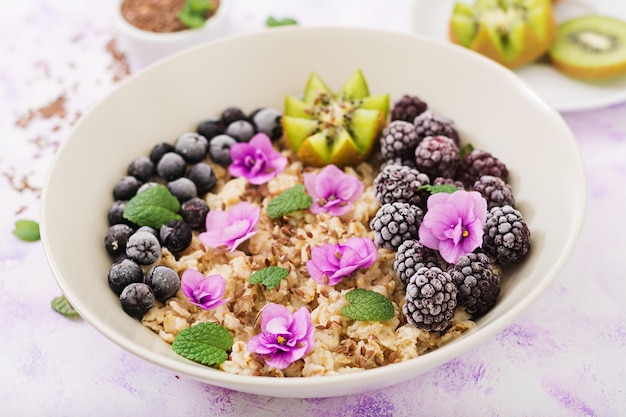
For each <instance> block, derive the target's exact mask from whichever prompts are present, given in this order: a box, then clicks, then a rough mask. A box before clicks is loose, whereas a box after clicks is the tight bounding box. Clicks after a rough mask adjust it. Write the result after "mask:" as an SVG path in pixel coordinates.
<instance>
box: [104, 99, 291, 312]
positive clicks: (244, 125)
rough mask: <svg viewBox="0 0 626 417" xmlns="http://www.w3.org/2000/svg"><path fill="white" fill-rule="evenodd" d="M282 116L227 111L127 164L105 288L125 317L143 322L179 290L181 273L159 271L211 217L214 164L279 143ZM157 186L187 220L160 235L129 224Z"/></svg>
mask: <svg viewBox="0 0 626 417" xmlns="http://www.w3.org/2000/svg"><path fill="white" fill-rule="evenodd" d="M281 117H282V115H281V113H279V112H278V111H276V110H274V109H271V108H259V109H257V110H255V111H253V112H251V113H250V114H249V115H247V116H246V114H245V113H244V112H243V111H242V110H241V109H240V108H238V107H229V108H227V109H225V110H224V111H223V112H222V114H221V115H220V116H219V117H210V118H207V119H205V120H203V121H202V122H200V123H199V124H198V126H197V128H196V131H195V132H185V133H183V134H181V135H180V136H179V137H178V138H176V140H175V141H174V142H173V143H169V142H161V143H158V144H156V145H155V146H154V147H153V148H152V150H151V151H150V154H149V155H148V156H139V157H137V158H135V159H134V160H132V161H131V162H130V164H129V165H128V168H127V170H126V175H124V176H123V177H122V178H120V179H119V180H118V181H117V182H116V183H115V185H114V187H113V193H112V194H113V203H112V204H111V205H110V207H109V210H108V213H107V217H108V223H109V229H108V230H107V233H106V235H105V237H104V246H105V248H106V251H107V252H108V254H109V256H110V257H111V260H112V261H113V264H112V266H111V268H110V269H109V272H108V283H109V286H110V287H111V289H112V290H113V292H114V293H115V294H116V295H118V296H119V297H120V302H121V306H122V308H123V310H124V311H125V312H126V313H127V314H128V315H130V316H132V317H135V318H137V319H141V318H142V317H143V315H144V314H145V313H146V312H147V311H148V310H149V309H150V308H151V307H152V306H153V304H154V303H155V301H157V300H158V301H165V300H167V299H168V298H169V297H172V296H173V295H175V294H176V292H177V291H178V289H179V288H180V278H179V276H178V273H177V272H176V271H175V270H173V269H172V268H170V267H167V266H165V265H160V264H159V260H160V259H161V250H162V249H163V248H167V249H168V250H169V251H170V252H171V253H172V254H174V255H175V256H178V255H180V254H182V253H183V252H184V251H185V250H186V249H187V248H188V247H189V245H190V244H191V241H192V238H193V233H194V231H196V232H201V231H203V230H204V229H205V227H206V224H205V221H206V216H207V214H208V212H209V207H208V205H207V203H206V201H205V196H206V194H207V193H210V192H211V191H212V190H213V189H214V188H215V185H216V183H217V177H216V175H215V171H214V168H213V167H214V165H212V164H219V165H222V166H224V167H226V166H228V165H229V164H230V163H231V160H230V147H231V145H233V144H234V143H237V142H248V141H249V140H250V139H251V138H252V137H253V136H254V135H255V134H257V133H265V134H266V135H267V136H269V137H270V139H272V140H277V139H279V138H280V137H281V136H282V126H281V124H280V119H281ZM156 185H163V186H166V187H167V189H168V190H169V192H170V193H171V194H172V195H173V196H174V197H176V199H178V201H179V202H180V210H179V213H178V214H180V217H181V218H182V220H171V221H168V222H166V223H164V224H162V225H161V226H160V227H159V228H158V230H157V229H155V228H152V227H149V226H147V225H141V224H135V223H133V222H131V221H129V220H128V219H127V218H125V217H124V209H125V208H126V205H127V203H128V201H129V200H131V199H132V198H133V197H134V196H136V195H137V194H138V193H141V192H142V191H144V190H145V189H147V188H149V187H152V186H156Z"/></svg>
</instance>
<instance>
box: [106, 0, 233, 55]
mask: <svg viewBox="0 0 626 417" xmlns="http://www.w3.org/2000/svg"><path fill="white" fill-rule="evenodd" d="M121 5H122V0H118V1H116V2H115V7H116V10H115V27H116V29H117V34H118V40H119V42H120V49H121V50H122V51H124V52H125V53H127V54H128V57H129V59H130V60H131V62H132V63H134V64H137V65H138V66H140V67H143V66H146V65H149V64H151V63H153V62H155V61H157V60H159V59H161V58H164V57H166V56H168V55H171V54H173V53H176V52H178V51H181V50H183V49H186V48H188V47H191V46H194V45H198V44H201V43H203V42H207V41H211V40H214V39H218V38H220V37H223V36H225V35H227V34H228V26H229V17H230V10H231V5H232V2H231V0H220V5H219V7H218V8H217V11H216V13H215V14H214V15H213V16H211V18H209V19H208V20H207V21H206V23H205V24H204V26H202V27H201V28H197V29H187V30H183V31H179V32H173V33H157V32H150V31H147V30H142V29H139V28H137V27H135V26H133V25H132V24H130V23H129V22H128V21H127V20H126V19H125V18H124V16H123V15H122V10H121Z"/></svg>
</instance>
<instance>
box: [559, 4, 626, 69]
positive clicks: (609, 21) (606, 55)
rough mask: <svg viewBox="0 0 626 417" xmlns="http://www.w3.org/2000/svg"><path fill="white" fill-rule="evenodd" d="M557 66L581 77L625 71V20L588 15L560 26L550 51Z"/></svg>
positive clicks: (567, 21)
mask: <svg viewBox="0 0 626 417" xmlns="http://www.w3.org/2000/svg"><path fill="white" fill-rule="evenodd" d="M549 57H550V60H551V61H552V63H553V64H554V66H555V67H556V68H558V69H559V70H560V71H562V72H563V73H565V74H567V75H569V76H571V77H574V78H581V79H590V80H594V79H595V80H601V79H607V78H613V77H618V76H620V75H624V74H626V22H624V21H622V20H619V19H615V18H612V17H607V16H599V15H589V16H582V17H577V18H573V19H569V20H566V21H565V22H563V23H561V24H560V25H559V27H558V32H557V38H556V41H555V42H554V44H553V45H552V47H551V48H550V51H549Z"/></svg>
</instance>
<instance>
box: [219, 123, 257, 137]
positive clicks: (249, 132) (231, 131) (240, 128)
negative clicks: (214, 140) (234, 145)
mask: <svg viewBox="0 0 626 417" xmlns="http://www.w3.org/2000/svg"><path fill="white" fill-rule="evenodd" d="M225 133H226V134H227V135H228V136H230V137H233V138H235V140H236V141H237V142H249V141H250V139H252V136H254V126H252V123H250V122H249V121H247V120H236V121H234V122H232V123H231V124H229V125H228V127H227V128H226V132H225Z"/></svg>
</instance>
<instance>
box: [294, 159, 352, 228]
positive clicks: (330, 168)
mask: <svg viewBox="0 0 626 417" xmlns="http://www.w3.org/2000/svg"><path fill="white" fill-rule="evenodd" d="M304 186H305V187H306V191H307V193H309V195H310V196H311V197H312V198H313V204H312V205H311V207H310V208H309V210H311V213H314V214H318V213H324V212H326V213H328V214H330V215H331V216H341V215H343V214H345V213H347V212H348V211H349V210H350V208H351V207H352V203H354V202H355V201H356V200H358V198H359V197H360V196H361V193H362V192H363V183H362V182H361V181H359V179H358V178H356V177H355V176H353V175H350V174H345V173H344V172H343V171H342V170H341V169H339V168H337V167H336V166H335V165H327V166H326V167H325V168H324V169H322V170H321V171H320V172H319V173H317V174H304Z"/></svg>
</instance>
